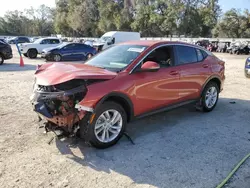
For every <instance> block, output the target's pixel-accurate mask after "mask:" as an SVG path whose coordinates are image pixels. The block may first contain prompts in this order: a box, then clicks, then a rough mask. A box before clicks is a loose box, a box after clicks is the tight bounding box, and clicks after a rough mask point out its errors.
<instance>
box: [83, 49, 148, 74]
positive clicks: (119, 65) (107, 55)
mask: <svg viewBox="0 0 250 188" xmlns="http://www.w3.org/2000/svg"><path fill="white" fill-rule="evenodd" d="M146 48H147V46H142V45H116V46H113V47H110V48H108V49H107V50H105V51H103V52H101V53H100V54H98V55H97V56H95V57H93V58H92V59H90V60H89V61H87V62H86V64H88V65H92V66H96V67H101V68H105V69H108V70H110V71H114V72H117V71H121V70H122V69H124V68H125V67H127V66H128V65H129V64H130V63H131V62H132V61H133V60H135V59H136V58H137V57H138V56H139V55H140V53H142V52H143V51H144V50H145V49H146Z"/></svg>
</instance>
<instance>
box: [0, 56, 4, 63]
mask: <svg viewBox="0 0 250 188" xmlns="http://www.w3.org/2000/svg"><path fill="white" fill-rule="evenodd" d="M3 62H4V57H3V55H2V54H0V65H2V64H3Z"/></svg>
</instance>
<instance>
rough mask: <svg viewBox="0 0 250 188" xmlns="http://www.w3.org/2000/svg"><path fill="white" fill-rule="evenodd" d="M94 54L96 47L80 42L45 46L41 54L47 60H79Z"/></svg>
mask: <svg viewBox="0 0 250 188" xmlns="http://www.w3.org/2000/svg"><path fill="white" fill-rule="evenodd" d="M95 54H96V49H95V48H93V47H91V46H89V45H86V44H82V43H63V44H61V45H59V46H57V47H54V48H46V49H44V50H43V51H42V54H41V56H42V57H43V58H45V59H46V60H47V61H56V62H58V61H81V60H87V59H89V58H91V57H92V56H93V55H95Z"/></svg>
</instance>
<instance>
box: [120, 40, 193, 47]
mask: <svg viewBox="0 0 250 188" xmlns="http://www.w3.org/2000/svg"><path fill="white" fill-rule="evenodd" d="M122 44H132V45H145V46H153V45H156V44H188V45H192V44H189V43H185V42H178V41H164V40H137V41H128V42H124V43H122Z"/></svg>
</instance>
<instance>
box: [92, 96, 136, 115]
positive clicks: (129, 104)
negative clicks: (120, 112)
mask: <svg viewBox="0 0 250 188" xmlns="http://www.w3.org/2000/svg"><path fill="white" fill-rule="evenodd" d="M112 97H117V98H120V99H122V100H123V101H124V102H125V103H126V107H127V108H129V109H124V110H125V111H126V110H129V112H127V114H128V120H133V119H134V105H133V103H132V101H131V99H130V97H129V96H127V95H126V94H124V93H121V92H111V93H109V94H107V95H105V96H104V97H103V98H102V99H101V100H100V101H98V102H97V104H96V105H95V108H94V111H96V109H98V108H99V107H100V106H101V105H102V104H103V103H104V102H105V101H107V100H108V99H109V98H112Z"/></svg>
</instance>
